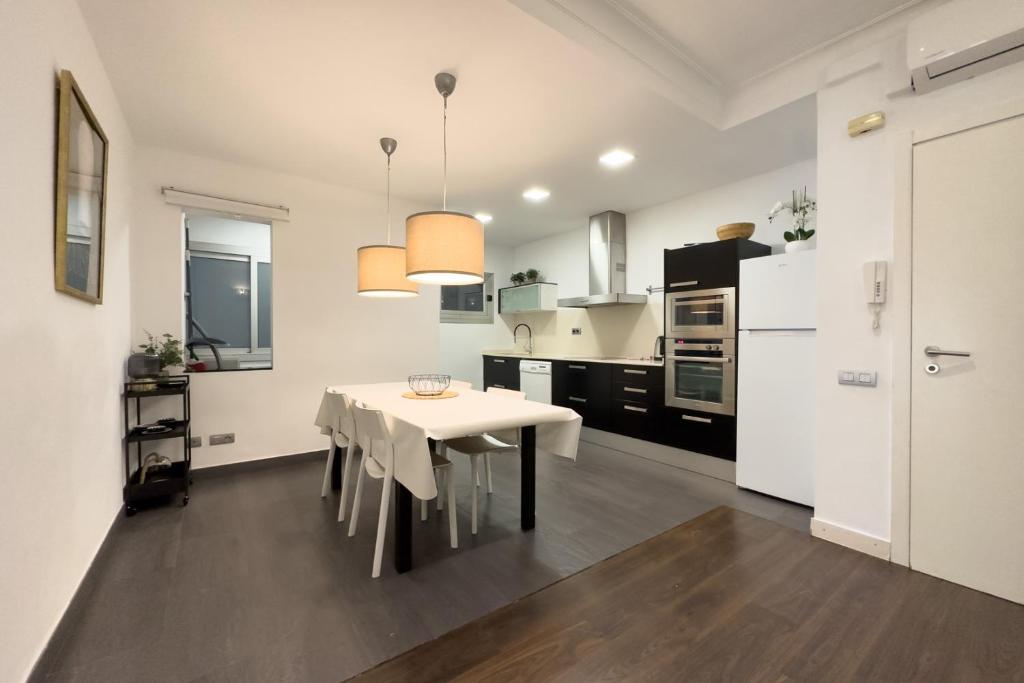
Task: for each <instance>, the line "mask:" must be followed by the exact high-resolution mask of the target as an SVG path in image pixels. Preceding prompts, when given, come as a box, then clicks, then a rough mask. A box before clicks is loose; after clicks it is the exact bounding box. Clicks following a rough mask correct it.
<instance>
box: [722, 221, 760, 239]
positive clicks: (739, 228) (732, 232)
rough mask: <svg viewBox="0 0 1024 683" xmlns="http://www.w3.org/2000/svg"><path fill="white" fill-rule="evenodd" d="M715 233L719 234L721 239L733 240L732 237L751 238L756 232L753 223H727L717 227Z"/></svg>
mask: <svg viewBox="0 0 1024 683" xmlns="http://www.w3.org/2000/svg"><path fill="white" fill-rule="evenodd" d="M715 233H717V234H718V239H720V240H731V239H741V240H746V239H750V236H751V235H753V234H754V224H753V223H726V224H725V225H719V226H718V228H716V229H715Z"/></svg>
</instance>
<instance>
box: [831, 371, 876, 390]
mask: <svg viewBox="0 0 1024 683" xmlns="http://www.w3.org/2000/svg"><path fill="white" fill-rule="evenodd" d="M839 383H840V384H850V385H853V386H858V387H873V386H876V385H877V384H878V373H877V372H865V371H862V370H840V371H839Z"/></svg>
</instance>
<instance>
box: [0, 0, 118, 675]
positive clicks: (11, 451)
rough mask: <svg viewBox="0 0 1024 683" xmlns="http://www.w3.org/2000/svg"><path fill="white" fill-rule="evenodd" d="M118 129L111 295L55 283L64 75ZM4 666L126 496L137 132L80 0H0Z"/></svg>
mask: <svg viewBox="0 0 1024 683" xmlns="http://www.w3.org/2000/svg"><path fill="white" fill-rule="evenodd" d="M60 69H70V70H71V72H72V73H73V74H74V76H75V78H76V79H77V81H78V83H79V85H80V86H81V88H82V92H83V93H84V95H85V97H86V99H87V100H88V102H89V104H90V106H91V107H92V109H93V111H94V112H95V114H96V117H97V119H98V120H99V122H100V125H101V126H102V127H103V129H104V132H105V133H106V134H107V137H108V138H109V142H110V148H109V159H108V169H109V170H108V188H107V189H108V195H107V217H106V244H105V251H106V257H105V272H104V288H103V290H104V291H103V304H102V305H100V306H94V305H92V304H89V303H86V302H83V301H80V300H78V299H73V298H71V297H69V296H67V295H64V294H60V293H58V292H56V291H55V290H54V287H53V222H54V213H53V205H54V155H55V149H54V148H55V132H54V131H55V130H56V122H55V112H56V100H57V98H56V93H55V87H56V78H57V72H58V71H59V70H60ZM0 92H2V93H4V94H3V96H2V97H0V149H2V150H3V153H2V154H3V163H0V203H2V205H3V206H4V218H3V223H4V227H3V234H4V254H5V255H4V265H3V267H2V268H0V286H2V288H3V291H4V292H5V293H6V296H5V298H4V302H5V308H6V310H5V313H4V315H3V316H0V356H2V357H3V358H4V359H5V361H6V363H5V367H4V379H3V385H4V390H3V391H2V392H0V439H2V442H0V472H2V475H3V481H4V482H5V484H6V485H5V487H4V494H3V496H0V551H2V553H3V561H2V566H3V568H2V570H0V575H2V578H0V680H3V681H19V680H23V679H25V678H26V677H27V675H28V673H29V671H30V670H31V667H32V665H33V664H34V662H35V661H36V658H37V657H38V656H39V654H40V653H41V652H42V649H43V647H44V646H45V645H46V642H47V640H48V639H49V637H50V634H51V633H52V632H53V629H54V628H55V627H56V625H57V622H58V621H59V619H60V617H61V615H62V614H63V613H64V610H65V608H66V606H67V605H68V602H69V601H70V599H71V597H72V595H73V594H74V592H75V590H76V589H77V588H78V585H79V583H80V582H81V580H82V578H83V576H84V574H85V572H86V570H87V568H88V567H89V564H90V562H91V561H92V559H93V557H94V556H95V554H96V551H97V549H98V548H99V545H100V543H101V542H102V541H103V538H104V536H105V535H106V533H107V529H108V528H109V527H110V523H111V521H112V520H113V519H114V516H115V515H116V514H117V511H118V509H119V508H120V505H121V482H122V474H121V472H122V464H121V463H122V460H121V412H120V382H121V380H122V378H123V376H124V371H123V366H124V359H125V357H126V355H127V353H128V351H129V343H130V341H131V339H130V332H129V330H130V321H129V315H130V307H129V295H130V291H131V287H130V283H129V264H128V254H129V223H130V220H131V215H130V205H131V197H130V192H131V178H132V175H133V171H132V147H133V142H132V137H131V134H130V132H129V130H128V127H127V125H126V123H125V120H124V117H123V116H122V113H121V110H120V107H119V106H118V103H117V100H116V99H115V96H114V92H113V90H112V88H111V85H110V82H109V81H108V79H107V76H106V73H105V72H104V70H103V67H102V65H101V64H100V61H99V57H98V56H97V54H96V50H95V47H94V45H93V42H92V38H91V37H90V35H89V33H88V32H87V30H86V27H85V24H84V22H83V20H82V16H81V14H80V12H79V9H78V5H77V4H75V3H74V2H73V1H72V0H48V1H47V2H41V1H38V0H7V1H5V2H0Z"/></svg>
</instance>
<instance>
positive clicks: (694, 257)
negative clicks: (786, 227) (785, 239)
mask: <svg viewBox="0 0 1024 683" xmlns="http://www.w3.org/2000/svg"><path fill="white" fill-rule="evenodd" d="M771 253H772V248H771V247H769V246H768V245H766V244H760V243H758V242H751V241H750V240H740V239H732V240H720V241H718V242H705V243H703V244H695V245H693V246H692V247H683V248H682V249H666V250H665V291H666V292H685V291H687V290H697V289H717V288H719V287H736V286H737V285H738V284H739V281H740V261H742V260H744V259H748V258H756V257H758V256H768V255H769V254H771Z"/></svg>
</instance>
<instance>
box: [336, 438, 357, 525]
mask: <svg viewBox="0 0 1024 683" xmlns="http://www.w3.org/2000/svg"><path fill="white" fill-rule="evenodd" d="M355 448H356V445H355V444H354V443H349V445H348V446H346V447H345V459H344V460H342V461H341V505H339V506H338V521H339V522H344V521H345V502H346V501H347V500H348V477H349V474H348V473H349V470H351V469H352V468H351V465H352V460H354V459H355V455H356V451H355Z"/></svg>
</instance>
